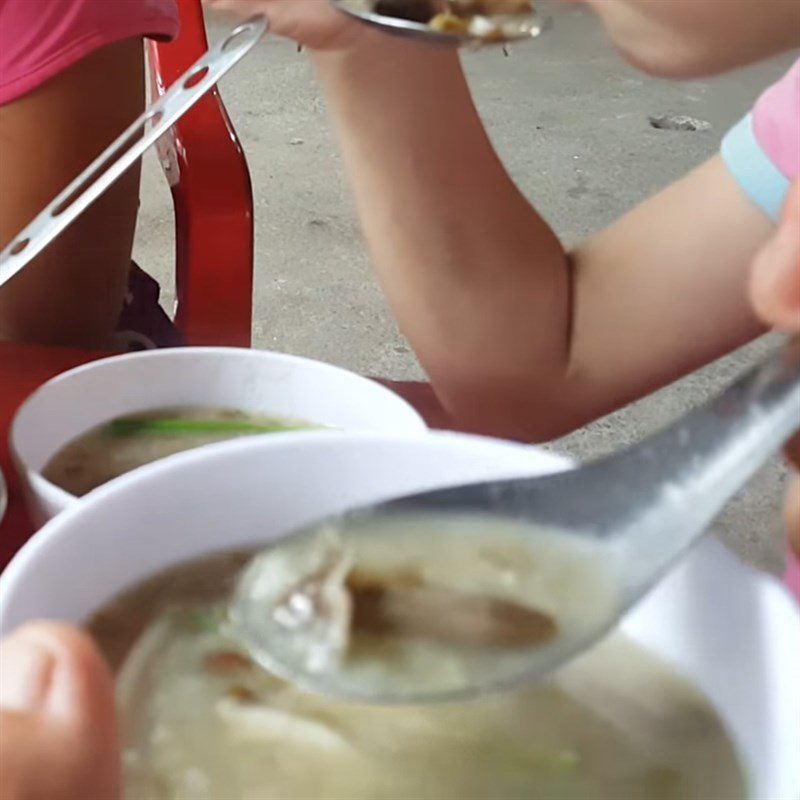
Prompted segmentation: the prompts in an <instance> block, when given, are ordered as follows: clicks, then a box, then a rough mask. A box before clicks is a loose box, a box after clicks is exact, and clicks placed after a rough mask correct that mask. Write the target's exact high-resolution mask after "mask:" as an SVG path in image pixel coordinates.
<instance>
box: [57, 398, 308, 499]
mask: <svg viewBox="0 0 800 800" xmlns="http://www.w3.org/2000/svg"><path fill="white" fill-rule="evenodd" d="M171 423H172V424H171ZM181 423H183V424H184V429H183V430H181V429H180V428H181ZM203 423H211V425H209V427H211V428H213V427H214V425H215V424H218V427H220V428H224V427H225V426H226V425H230V426H231V427H230V429H228V430H202V426H203ZM140 425H141V429H140V430H139V431H138V432H137V427H139V426H140ZM192 425H196V426H198V427H199V429H198V430H192V429H191V428H192ZM159 426H163V427H159ZM248 426H253V427H257V426H263V427H264V428H268V429H269V430H267V431H264V432H265V433H269V432H278V431H281V430H296V429H298V428H311V427H313V426H311V425H309V424H308V423H304V422H295V421H292V420H288V419H286V418H282V417H276V416H268V415H265V414H251V413H248V412H245V411H236V410H233V409H225V408H203V407H179V408H163V409H157V410H154V411H148V412H146V413H142V414H132V415H129V416H124V417H119V418H117V419H114V420H111V421H110V422H104V423H103V424H102V425H98V426H97V427H95V428H92V429H91V430H89V431H87V432H86V433H84V434H82V435H81V436H78V437H76V438H75V439H73V440H72V441H71V442H69V443H68V444H66V445H65V446H64V447H62V448H61V449H60V450H59V451H58V452H57V453H56V454H55V455H54V456H53V457H52V458H51V459H50V461H48V463H47V464H46V466H45V468H44V469H43V470H42V475H43V476H44V477H45V478H46V479H47V480H49V481H50V482H51V483H54V484H55V485H56V486H59V487H60V488H62V489H64V491H66V492H69V493H70V494H73V495H75V496H77V497H82V496H83V495H85V494H88V493H89V492H91V491H92V490H93V489H96V488H97V487H98V486H102V485H103V484H104V483H107V482H108V481H110V480H112V479H114V478H118V477H119V476H120V475H124V474H125V473H126V472H130V471H131V470H134V469H137V468H138V467H142V466H144V465H145V464H150V463H152V462H153V461H157V460H158V459H160V458H166V457H167V456H171V455H175V454H176V453H182V452H184V451H186V450H192V449H194V448H195V447H202V446H203V445H207V444H214V443H216V442H224V441H227V440H228V439H235V438H239V437H241V436H254V435H258V433H259V431H257V430H246V428H247V427H248ZM237 427H238V428H239V429H238V430H237V429H236V428H237Z"/></svg>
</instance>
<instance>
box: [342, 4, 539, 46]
mask: <svg viewBox="0 0 800 800" xmlns="http://www.w3.org/2000/svg"><path fill="white" fill-rule="evenodd" d="M330 2H331V3H332V4H333V5H334V6H335V7H336V8H338V9H339V10H340V11H343V12H344V13H345V14H348V15H349V16H351V17H355V18H356V19H358V20H360V21H361V22H364V23H366V24H368V25H371V26H373V27H377V28H380V29H382V30H384V31H386V32H387V33H392V34H396V35H400V36H407V37H412V38H416V39H425V40H426V41H432V42H438V43H440V44H451V45H456V46H461V45H468V46H473V47H474V46H482V45H486V44H506V43H509V42H513V41H518V40H522V39H530V38H532V37H534V36H538V35H539V34H540V33H541V32H542V31H543V30H544V29H545V27H546V24H545V23H546V21H545V20H543V19H542V18H541V17H539V16H538V15H537V14H536V13H535V12H533V11H531V12H530V13H522V14H503V15H497V16H493V17H483V16H474V17H472V18H471V19H468V20H457V19H456V18H452V19H453V21H454V22H459V23H461V22H463V23H464V27H463V29H461V28H460V27H459V28H456V27H454V26H452V25H447V26H445V27H444V28H441V29H437V28H436V27H434V26H432V25H431V24H429V22H430V20H431V19H433V18H434V17H435V15H436V7H437V5H438V4H441V2H442V0H330ZM440 19H443V18H442V17H440Z"/></svg>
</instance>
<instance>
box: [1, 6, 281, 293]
mask: <svg viewBox="0 0 800 800" xmlns="http://www.w3.org/2000/svg"><path fill="white" fill-rule="evenodd" d="M267 27H268V24H267V20H266V18H265V17H263V16H260V15H259V16H255V17H252V18H251V19H249V20H247V22H243V23H242V24H241V25H238V26H237V27H236V28H234V29H233V30H232V31H231V32H230V33H229V34H228V35H227V36H226V37H225V38H224V39H223V40H222V41H221V42H219V43H218V44H217V45H215V46H214V47H212V48H211V49H210V50H209V51H208V52H207V53H206V54H205V55H204V56H203V57H202V58H200V59H198V61H196V62H195V63H194V64H193V65H192V67H190V68H189V69H188V70H187V71H186V72H185V73H184V74H183V75H182V76H181V77H180V78H179V79H178V80H177V81H176V82H175V84H174V85H173V86H172V87H171V88H170V89H169V90H168V91H167V92H165V93H164V95H163V96H162V97H161V98H159V99H158V100H156V101H155V102H154V103H151V104H150V105H149V106H148V107H147V108H146V109H145V111H144V113H143V114H142V115H141V116H140V117H139V118H138V119H137V120H136V121H135V122H133V123H132V124H131V125H130V127H128V129H127V130H125V132H124V133H123V134H122V135H121V136H120V137H119V138H117V139H116V140H115V141H114V142H113V143H112V144H110V145H109V146H108V147H107V148H106V149H105V150H104V151H103V153H101V154H100V156H98V158H97V159H95V160H94V161H93V162H92V163H91V164H90V165H89V166H88V167H87V168H86V169H85V170H84V171H83V172H82V173H81V174H80V175H78V177H77V178H75V180H74V181H72V183H70V184H69V186H67V187H66V189H64V191H62V192H61V194H59V195H58V197H56V198H55V200H53V202H52V203H50V205H48V206H47V207H46V208H45V209H44V210H43V211H42V212H41V213H40V214H39V215H38V216H37V217H36V218H35V219H34V220H33V221H32V222H31V223H30V224H29V225H28V226H27V227H26V228H25V229H24V230H22V231H20V233H19V234H18V235H17V236H16V237H15V238H14V239H13V240H12V241H11V243H10V244H9V245H8V246H7V247H6V248H5V249H4V250H3V251H2V252H0V286H2V285H3V284H5V283H6V282H7V281H9V280H10V279H11V278H13V277H14V275H16V274H17V273H18V272H19V271H20V270H21V269H22V268H23V267H25V266H26V265H27V264H28V263H29V262H30V261H32V260H33V259H34V258H35V257H36V256H37V255H38V254H39V253H40V252H41V251H42V250H43V249H44V248H45V247H47V245H48V244H50V242H52V241H53V239H55V238H56V236H58V235H59V234H60V233H61V232H62V231H63V230H64V229H65V228H66V227H67V226H68V225H70V224H71V223H72V222H73V221H74V220H75V219H76V218H77V217H78V216H80V215H81V214H82V213H83V212H84V211H85V210H86V209H87V208H88V207H89V206H90V205H91V204H92V203H93V202H94V201H95V200H97V198H98V197H100V195H101V194H103V192H105V191H106V190H107V189H108V187H109V186H111V185H112V184H113V183H114V182H115V181H116V180H117V179H118V178H119V177H120V176H121V175H123V174H124V173H125V171H126V170H127V169H128V168H129V167H131V165H133V164H134V162H135V161H136V160H137V159H138V158H140V157H141V155H142V153H144V151H145V150H147V148H148V147H150V146H151V145H152V144H153V143H154V142H156V141H157V140H158V139H159V138H160V137H161V136H162V135H163V134H164V133H166V132H167V131H168V130H169V129H170V127H171V126H172V125H174V124H175V122H177V121H178V120H179V119H180V118H181V117H182V116H183V115H184V114H185V113H186V112H187V111H188V110H189V109H190V108H191V107H192V106H193V105H194V104H195V103H197V101H198V100H200V98H201V97H203V95H204V94H205V93H206V92H207V91H208V90H209V89H211V88H212V87H213V86H214V85H215V84H216V83H217V82H218V81H219V79H220V78H221V77H222V76H223V75H224V74H225V73H226V72H227V71H228V70H229V69H230V68H231V67H233V66H234V65H235V64H237V63H238V62H239V61H240V60H241V59H242V58H243V57H244V55H245V54H246V53H248V52H249V51H250V50H251V49H252V48H253V46H254V45H255V44H256V43H257V42H258V41H259V40H260V39H261V37H262V36H263V35H264V33H265V32H266V30H267Z"/></svg>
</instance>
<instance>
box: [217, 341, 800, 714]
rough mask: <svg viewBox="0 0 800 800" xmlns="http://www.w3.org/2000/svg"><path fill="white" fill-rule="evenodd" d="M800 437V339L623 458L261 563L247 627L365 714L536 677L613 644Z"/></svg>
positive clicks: (357, 521) (470, 490)
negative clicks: (652, 592)
mask: <svg viewBox="0 0 800 800" xmlns="http://www.w3.org/2000/svg"><path fill="white" fill-rule="evenodd" d="M799 428H800V342H798V341H794V342H792V343H790V344H789V345H788V346H786V347H785V348H783V349H782V350H781V351H780V352H779V353H777V354H775V355H773V356H772V357H770V358H769V359H767V360H766V361H765V362H764V363H763V364H761V365H760V366H758V367H756V368H755V369H753V370H752V371H750V372H749V373H748V374H746V375H745V376H744V377H742V378H741V379H740V380H738V381H737V382H735V383H734V384H733V385H732V386H730V387H729V388H728V389H727V390H726V391H725V392H724V393H723V394H722V395H721V396H720V397H718V398H717V399H716V400H714V401H712V402H711V403H709V404H708V405H706V406H704V407H702V408H699V409H697V410H694V411H691V412H690V413H689V414H687V415H686V416H685V417H683V418H682V419H680V420H678V421H677V422H675V423H674V424H672V425H671V426H670V427H668V428H667V429H665V430H664V431H662V432H660V433H657V434H656V435H654V436H652V437H650V438H649V439H647V440H645V441H644V442H642V443H640V444H638V445H636V446H634V447H632V448H630V449H629V450H626V451H623V452H621V453H619V454H616V455H612V456H609V457H607V458H604V459H601V460H598V461H596V462H594V463H591V464H588V465H587V466H583V467H580V468H577V469H574V470H570V471H567V472H563V473H558V474H555V475H549V476H544V477H539V478H524V479H516V480H503V481H495V482H488V483H480V484H475V485H469V486H460V487H456V488H452V489H444V490H438V491H431V492H426V493H422V494H417V495H413V496H409V497H405V498H401V499H398V500H394V501H390V502H387V503H382V504H380V505H377V506H374V507H372V508H368V509H361V510H358V511H354V512H352V513H350V514H348V515H345V516H344V517H341V518H337V519H334V520H327V521H325V522H324V523H323V524H321V525H320V526H314V527H313V528H311V529H306V530H305V531H303V532H301V533H298V534H295V535H294V536H291V537H288V538H287V539H285V540H283V541H282V542H281V543H279V544H277V545H276V546H274V547H273V548H271V549H270V550H267V551H265V552H264V553H263V554H261V555H259V556H257V557H256V559H255V560H254V561H253V562H252V563H251V565H250V566H249V567H248V568H246V570H245V572H244V573H243V576H242V578H241V580H240V583H239V586H238V588H237V591H236V593H235V597H234V601H233V604H232V607H231V616H232V619H233V621H234V625H235V627H236V629H237V632H238V635H239V636H240V638H241V640H242V641H243V642H244V644H245V645H246V646H247V647H248V649H249V650H250V651H251V653H252V654H253V656H254V658H255V659H256V660H258V661H259V662H260V663H261V664H262V665H263V666H265V667H266V668H267V669H269V670H271V671H273V672H275V673H277V674H278V675H280V676H282V677H284V678H286V679H288V680H291V681H293V682H295V683H297V684H299V685H300V686H302V687H304V688H307V689H310V690H314V691H319V692H322V693H327V694H334V695H341V696H345V697H349V698H352V699H357V700H360V701H365V702H375V703H420V702H429V701H438V700H447V699H457V698H464V697H469V696H471V695H475V694H479V693H481V692H484V691H487V690H490V689H493V688H497V687H500V686H504V685H508V684H512V683H514V682H518V681H521V680H525V679H533V678H536V677H538V676H541V675H544V674H545V673H547V672H549V671H550V670H553V669H554V668H556V667H558V666H559V665H560V664H562V663H563V662H564V661H566V660H568V659H570V658H572V657H573V656H575V655H577V654H578V653H579V652H581V651H582V650H584V649H586V648H587V647H589V646H590V645H591V644H593V643H594V642H595V641H596V640H597V639H599V638H600V637H602V636H603V635H604V634H605V633H606V632H607V631H609V630H610V629H611V628H612V627H613V626H614V625H615V624H616V623H617V622H618V620H619V618H620V617H621V616H622V615H623V614H624V613H625V611H626V610H627V609H629V608H630V607H631V606H632V605H633V604H634V603H635V602H636V601H637V600H638V599H639V598H640V597H641V596H642V595H643V594H645V593H646V592H647V591H648V590H649V589H650V588H652V587H653V585H654V584H655V583H657V582H658V580H659V579H660V578H661V577H662V576H663V574H664V573H665V572H666V571H667V569H668V568H669V567H670V566H671V565H672V564H673V563H674V561H675V560H676V559H677V558H678V557H679V556H680V555H681V554H682V553H683V552H684V551H685V550H686V549H687V548H688V547H689V546H690V545H691V544H692V543H693V542H694V541H695V540H696V539H697V538H698V537H699V536H700V535H701V534H702V533H703V532H704V531H705V529H706V528H707V526H708V525H709V523H710V522H711V521H712V520H713V518H714V517H715V516H716V515H717V513H718V512H719V511H720V510H721V509H722V508H723V506H724V505H725V504H726V503H727V501H728V500H729V499H730V498H731V497H732V495H733V494H735V492H736V491H738V490H739V489H740V488H741V487H742V486H743V485H744V484H745V483H746V482H747V481H748V480H749V479H750V478H751V477H752V476H753V474H754V473H755V472H756V471H757V470H758V469H759V468H760V467H761V466H763V464H764V463H765V462H766V461H767V460H768V459H769V458H770V456H772V455H773V454H774V452H775V451H776V449H777V448H778V447H779V446H780V445H781V444H782V443H783V442H785V441H786V440H787V439H788V438H790V437H791V435H792V434H793V433H794V432H795V431H797V430H798V429H799ZM326 530H327V531H328V533H325V531H326ZM321 531H322V533H321ZM459 573H461V575H460V577H459ZM298 576H300V577H301V579H300V580H298ZM509 631H511V632H515V633H516V634H517V635H510V634H509Z"/></svg>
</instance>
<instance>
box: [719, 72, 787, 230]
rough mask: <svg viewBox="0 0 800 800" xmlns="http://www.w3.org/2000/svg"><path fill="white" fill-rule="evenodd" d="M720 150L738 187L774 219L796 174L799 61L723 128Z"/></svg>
mask: <svg viewBox="0 0 800 800" xmlns="http://www.w3.org/2000/svg"><path fill="white" fill-rule="evenodd" d="M721 152H722V157H723V159H724V161H725V163H726V164H727V166H728V169H729V170H730V172H731V174H732V175H733V177H734V178H735V179H736V180H737V182H738V183H739V185H740V186H741V187H742V189H743V190H744V192H745V193H746V194H747V195H748V196H749V197H750V199H751V200H752V201H753V202H754V203H755V204H756V205H758V206H759V208H761V209H762V210H763V211H764V212H765V213H766V214H767V215H768V216H770V217H771V218H772V219H778V217H779V216H780V210H781V207H782V206H783V201H784V200H785V198H786V194H787V192H788V191H789V185H790V184H791V183H792V181H794V180H795V179H797V178H798V177H800V61H797V62H796V63H795V65H794V66H793V67H792V68H791V69H790V70H789V72H788V73H786V75H785V76H784V77H783V78H781V80H779V81H778V82H777V83H776V84H775V85H774V86H771V87H770V88H769V89H767V91H766V92H764V94H762V95H761V97H760V98H759V100H758V102H757V103H756V104H755V107H754V108H753V111H752V113H751V114H748V115H747V116H746V117H745V118H744V119H743V120H742V121H741V122H739V124H738V125H736V126H735V127H734V128H733V129H732V130H731V131H730V132H729V133H728V135H727V136H726V137H725V139H724V140H723V142H722V151H721Z"/></svg>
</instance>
